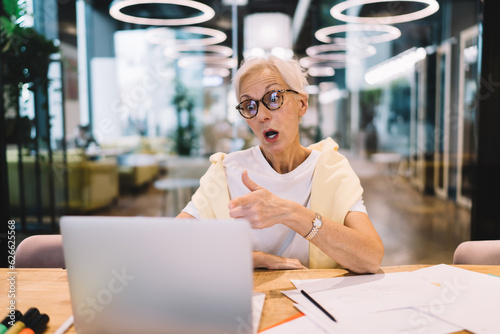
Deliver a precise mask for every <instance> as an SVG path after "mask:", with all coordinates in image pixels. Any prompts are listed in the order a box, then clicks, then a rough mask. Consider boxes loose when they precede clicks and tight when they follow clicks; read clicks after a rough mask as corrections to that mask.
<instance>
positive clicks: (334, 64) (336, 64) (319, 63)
mask: <svg viewBox="0 0 500 334" xmlns="http://www.w3.org/2000/svg"><path fill="white" fill-rule="evenodd" d="M348 62H349V63H355V61H354V60H351V59H345V60H339V61H325V60H323V59H317V58H314V57H303V58H301V59H300V60H299V63H300V65H301V66H302V67H305V68H311V67H331V68H334V69H335V68H337V69H338V68H345V67H346V65H347V63H348Z"/></svg>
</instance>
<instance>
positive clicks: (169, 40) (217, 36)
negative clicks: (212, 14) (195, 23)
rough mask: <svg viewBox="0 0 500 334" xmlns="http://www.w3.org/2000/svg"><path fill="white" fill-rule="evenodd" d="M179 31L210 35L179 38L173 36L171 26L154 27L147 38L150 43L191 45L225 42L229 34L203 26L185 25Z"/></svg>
mask: <svg viewBox="0 0 500 334" xmlns="http://www.w3.org/2000/svg"><path fill="white" fill-rule="evenodd" d="M177 31H180V32H184V33H188V34H195V35H196V34H197V35H203V36H208V37H203V38H187V39H178V38H173V37H172V29H170V28H154V29H150V30H148V32H147V34H146V38H147V40H148V42H150V43H153V44H161V45H167V46H171V47H174V46H177V45H191V46H200V45H212V44H217V43H221V42H224V41H225V40H226V38H227V35H226V34H225V33H223V32H222V31H220V30H217V29H209V28H203V27H184V28H181V29H178V30H177ZM162 32H163V34H162Z"/></svg>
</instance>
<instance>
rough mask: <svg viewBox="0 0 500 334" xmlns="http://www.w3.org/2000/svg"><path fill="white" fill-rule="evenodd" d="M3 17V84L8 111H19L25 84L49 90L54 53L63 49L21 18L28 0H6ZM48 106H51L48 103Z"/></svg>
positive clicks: (0, 22)
mask: <svg viewBox="0 0 500 334" xmlns="http://www.w3.org/2000/svg"><path fill="white" fill-rule="evenodd" d="M2 4H3V11H2V15H1V17H0V50H1V51H0V52H1V53H2V83H3V89H4V92H5V97H6V99H5V105H4V108H5V110H8V109H9V108H14V110H15V111H16V113H17V111H18V110H19V92H20V90H21V88H22V87H23V85H24V84H30V86H29V89H30V90H33V91H35V89H40V90H41V91H42V92H47V88H48V79H47V71H48V68H49V63H50V56H51V55H52V54H54V53H57V52H59V48H58V47H57V46H56V45H54V42H53V41H50V40H48V39H46V38H45V36H44V35H42V34H40V33H38V32H37V31H36V30H35V29H33V28H31V27H24V26H22V25H21V23H20V22H22V20H20V19H21V18H22V17H23V15H25V10H26V9H25V2H24V1H22V0H21V1H16V0H3V3H2ZM44 104H45V109H46V108H47V106H46V102H45V103H44Z"/></svg>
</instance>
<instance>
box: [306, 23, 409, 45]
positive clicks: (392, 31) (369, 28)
mask: <svg viewBox="0 0 500 334" xmlns="http://www.w3.org/2000/svg"><path fill="white" fill-rule="evenodd" d="M344 32H364V33H368V32H380V33H381V34H379V35H374V36H369V35H364V36H356V37H349V38H345V37H335V38H333V37H329V35H333V34H340V33H344ZM314 36H315V37H316V39H317V40H318V41H320V42H323V43H339V44H354V43H356V44H361V45H364V44H377V43H383V42H389V41H392V40H395V39H396V38H399V37H400V36H401V30H399V29H398V28H396V27H393V26H390V25H385V24H342V25H336V26H330V27H326V28H322V29H319V30H318V31H316V33H315V34H314Z"/></svg>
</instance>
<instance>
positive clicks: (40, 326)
mask: <svg viewBox="0 0 500 334" xmlns="http://www.w3.org/2000/svg"><path fill="white" fill-rule="evenodd" d="M48 322H49V316H48V315H46V314H40V315H39V316H38V317H36V318H34V319H33V320H32V321H31V322H29V323H27V324H26V327H25V328H24V329H23V330H22V331H20V332H19V334H41V333H43V332H44V331H45V329H46V328H47V323H48Z"/></svg>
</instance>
